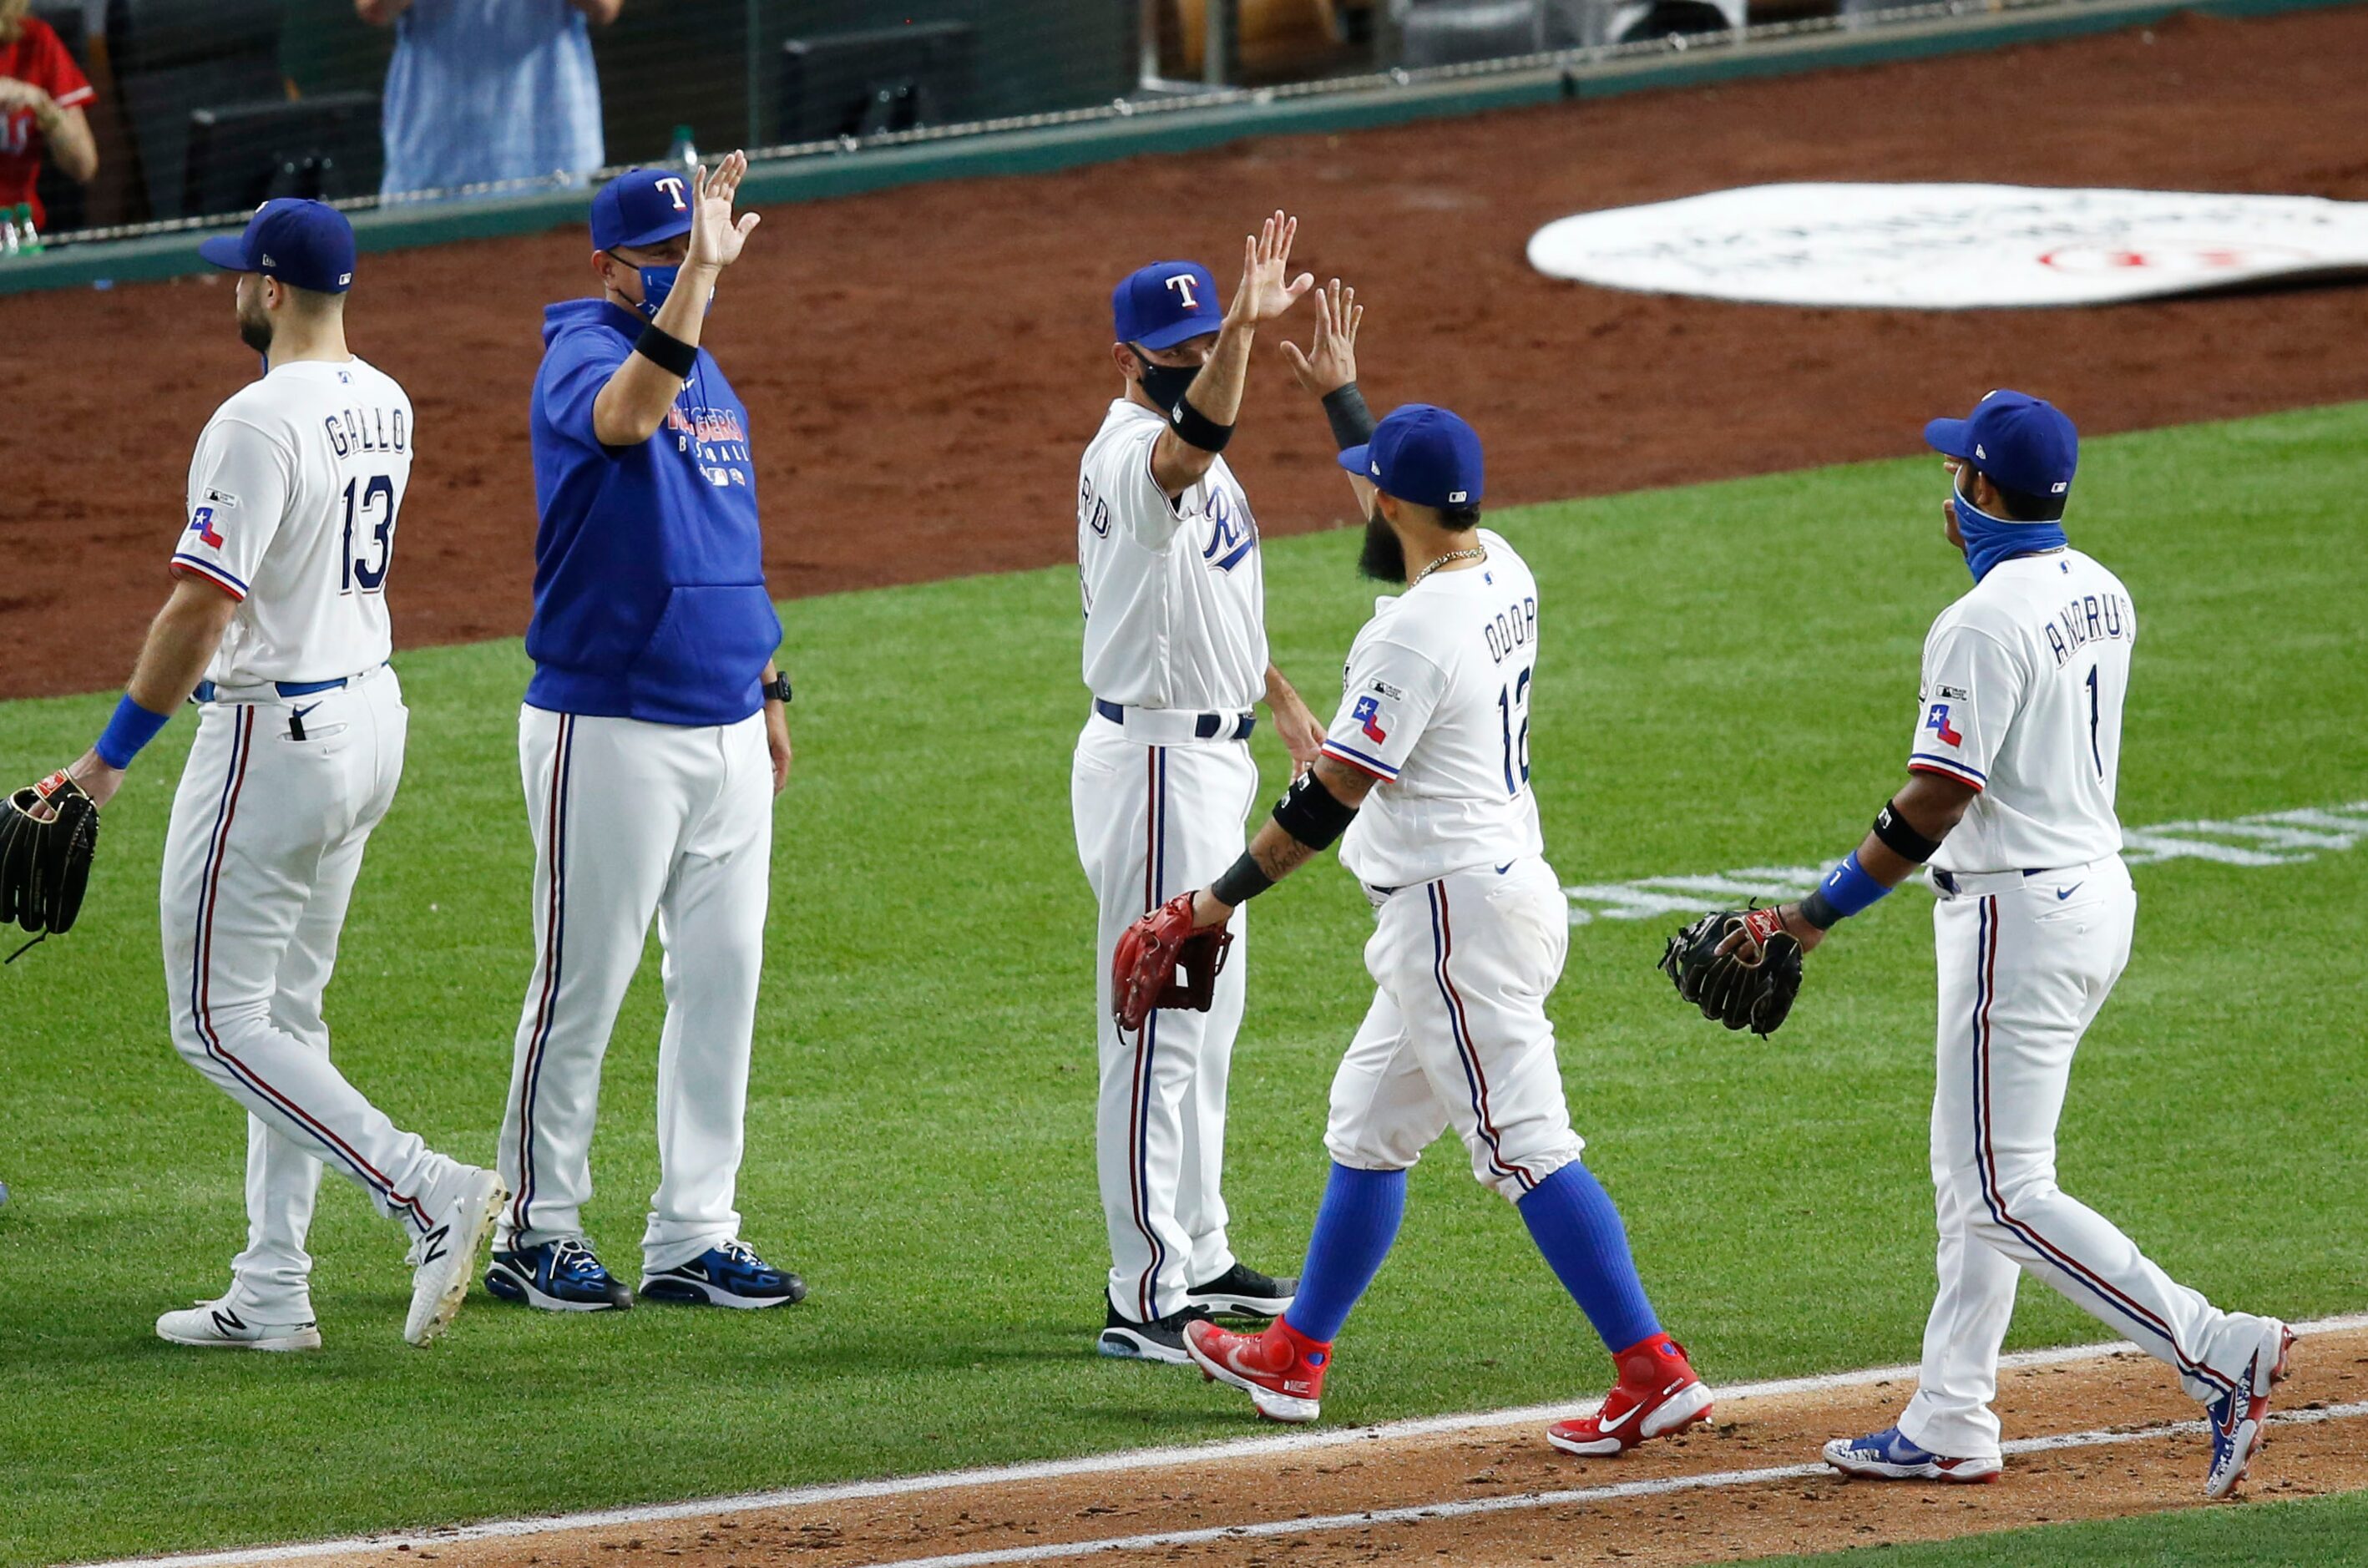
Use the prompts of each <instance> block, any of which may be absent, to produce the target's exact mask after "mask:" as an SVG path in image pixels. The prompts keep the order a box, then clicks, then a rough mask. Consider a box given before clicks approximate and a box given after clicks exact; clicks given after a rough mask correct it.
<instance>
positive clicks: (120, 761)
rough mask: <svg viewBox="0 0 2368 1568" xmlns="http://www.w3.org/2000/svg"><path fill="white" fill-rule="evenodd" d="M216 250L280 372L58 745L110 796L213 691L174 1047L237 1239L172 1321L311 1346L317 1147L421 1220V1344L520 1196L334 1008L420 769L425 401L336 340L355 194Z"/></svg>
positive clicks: (417, 1240)
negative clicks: (231, 1187) (83, 737)
mask: <svg viewBox="0 0 2368 1568" xmlns="http://www.w3.org/2000/svg"><path fill="white" fill-rule="evenodd" d="M199 255H200V256H204V257H205V259H206V260H208V261H210V262H211V263H212V264H213V265H215V266H216V267H226V268H228V269H229V270H231V271H233V272H236V273H238V274H239V275H240V276H239V279H238V290H237V311H238V328H239V335H240V336H241V337H242V338H244V339H245V342H246V344H247V346H248V347H251V348H254V349H256V350H257V351H258V352H260V353H261V354H262V355H263V357H264V367H265V369H264V375H263V379H262V380H260V381H255V382H252V383H251V384H249V385H248V386H246V387H245V388H243V389H241V390H240V391H239V392H236V393H234V394H233V396H232V397H231V398H230V400H229V401H228V402H226V403H223V404H222V407H221V408H220V409H218V410H216V411H215V414H214V416H213V418H212V419H211V420H209V421H208V422H207V424H206V427H205V430H204V432H203V433H202V434H200V435H199V437H198V449H197V455H196V457H195V458H194V459H193V460H191V461H190V464H189V487H188V526H187V527H186V528H183V529H182V531H181V534H180V540H179V543H178V544H177V545H176V548H175V550H174V552H173V560H172V570H173V573H174V574H175V576H176V577H177V578H179V581H178V582H177V583H176V585H174V588H173V594H172V597H170V598H169V599H167V600H166V601H165V608H164V609H163V610H162V611H161V612H159V613H158V615H157V617H156V619H155V621H154V624H153V625H151V626H150V627H149V630H148V641H147V643H146V645H145V646H144V647H143V648H142V650H141V653H140V662H139V664H138V665H137V666H136V667H135V668H134V669H133V671H132V676H131V685H130V688H129V689H128V690H127V691H126V693H125V694H124V697H123V699H122V700H121V701H120V703H119V704H117V706H116V710H115V716H114V717H113V719H111V720H110V721H109V722H108V726H107V730H106V732H105V733H103V734H101V735H100V736H99V738H98V743H97V745H95V746H93V747H92V748H91V751H90V752H89V754H88V755H87V756H84V757H83V758H82V760H81V761H79V762H77V763H75V764H74V767H72V768H70V769H68V772H69V773H70V774H71V775H72V776H73V777H74V778H76V779H78V780H80V781H81V783H82V785H83V787H84V789H85V790H87V791H88V792H89V793H90V795H91V797H92V798H93V799H94V800H96V801H98V802H99V803H100V804H102V805H104V804H105V803H106V801H108V798H109V797H111V796H112V795H113V794H114V793H115V791H116V790H117V789H118V788H119V787H120V785H121V784H122V782H123V777H124V770H125V769H126V768H128V767H131V760H132V758H133V757H134V756H137V755H138V753H139V751H140V748H141V747H142V746H143V745H145V744H147V743H148V742H149V741H150V740H151V739H153V738H154V736H155V734H156V733H157V731H159V730H161V729H162V728H163V727H164V725H165V721H166V720H167V719H168V718H169V717H170V716H171V715H172V713H173V711H174V710H175V709H176V708H178V707H179V706H180V705H181V704H182V703H183V702H186V701H189V700H192V699H194V700H195V701H196V702H198V703H199V705H200V716H199V720H198V733H197V738H196V740H195V741H194V742H193V743H192V744H191V745H190V748H189V760H188V766H187V767H185V768H184V769H183V770H182V773H181V787H180V790H179V791H178V793H176V795H175V796H174V799H173V815H172V824H171V826H170V827H169V828H168V829H167V830H166V833H165V869H164V888H163V895H162V915H163V926H164V937H165V987H166V990H167V992H168V993H169V994H170V997H171V1003H172V1028H173V1043H174V1044H175V1045H176V1046H177V1047H178V1048H179V1050H180V1052H181V1055H182V1056H183V1057H184V1058H186V1059H187V1060H188V1062H189V1064H190V1065H191V1066H193V1067H195V1068H196V1069H197V1070H198V1071H199V1073H200V1074H204V1076H205V1077H206V1078H207V1079H208V1080H210V1081H211V1082H212V1083H213V1084H214V1085H216V1086H218V1087H220V1088H221V1089H222V1090H223V1091H224V1092H225V1093H227V1094H228V1095H229V1096H231V1097H232V1098H233V1099H234V1100H236V1101H238V1102H239V1103H240V1104H241V1105H243V1106H245V1108H246V1109H247V1113H248V1116H247V1145H246V1148H247V1153H246V1212H247V1245H246V1250H245V1252H243V1253H241V1254H239V1255H238V1256H237V1257H236V1258H234V1259H233V1261H232V1264H231V1288H230V1290H228V1291H226V1292H224V1293H223V1294H222V1296H221V1297H220V1298H219V1299H217V1300H214V1301H200V1302H199V1303H198V1305H197V1306H196V1307H195V1308H194V1309H192V1310H189V1311H186V1312H166V1313H165V1315H164V1316H162V1317H160V1318H158V1319H157V1320H156V1333H157V1334H158V1335H160V1336H161V1337H163V1338H165V1339H167V1340H170V1341H172V1342H173V1343H174V1344H176V1345H192V1346H219V1347H222V1348H230V1349H244V1350H310V1349H314V1348H317V1347H318V1346H319V1345H320V1343H321V1334H320V1329H319V1327H318V1325H317V1324H315V1323H314V1321H313V1308H312V1304H311V1299H310V1290H311V1284H310V1281H311V1274H312V1267H313V1260H312V1259H311V1258H310V1257H309V1256H306V1254H305V1251H304V1237H305V1233H306V1231H307V1230H308V1229H309V1228H310V1226H311V1223H312V1219H313V1198H314V1195H315V1192H316V1190H317V1188H318V1187H319V1184H320V1178H321V1165H322V1163H323V1162H324V1161H326V1162H327V1163H328V1164H329V1165H332V1166H334V1167H335V1168H336V1169H337V1170H338V1171H340V1172H342V1173H344V1174H345V1175H346V1176H349V1177H351V1178H352V1179H353V1181H354V1182H355V1183H356V1184H357V1185H359V1187H361V1188H362V1190H363V1191H364V1192H366V1193H368V1194H369V1195H370V1201H371V1203H372V1204H374V1205H375V1206H376V1207H377V1209H378V1210H379V1212H380V1213H381V1214H383V1215H385V1216H386V1217H387V1218H389V1219H391V1220H393V1221H397V1222H398V1223H400V1224H402V1225H403V1226H404V1228H405V1230H406V1231H407V1232H408V1233H410V1235H411V1236H412V1238H413V1243H412V1252H411V1263H412V1265H413V1267H414V1273H413V1276H412V1294H411V1310H410V1312H409V1314H408V1316H407V1317H406V1319H405V1321H404V1330H403V1336H404V1339H406V1340H408V1341H409V1342H410V1343H412V1344H414V1345H425V1344H427V1342H428V1341H429V1340H431V1339H433V1338H435V1337H436V1336H437V1335H438V1334H440V1333H442V1332H443V1330H444V1328H445V1326H446V1325H447V1324H450V1322H451V1321H452V1314H453V1313H454V1312H458V1311H459V1310H460V1307H461V1296H462V1295H463V1293H464V1292H466V1290H468V1288H469V1276H470V1274H471V1273H472V1271H473V1269H474V1268H475V1267H476V1258H477V1253H478V1249H479V1248H480V1247H481V1246H483V1245H484V1239H485V1234H486V1232H487V1230H488V1229H489V1228H490V1227H491V1225H492V1223H493V1219H494V1211H495V1209H496V1208H497V1207H499V1205H500V1203H501V1201H502V1199H503V1197H504V1196H505V1195H504V1193H503V1191H502V1188H501V1186H500V1184H499V1183H498V1182H497V1181H496V1180H495V1176H494V1173H493V1172H491V1171H485V1170H479V1169H477V1168H475V1167H474V1166H471V1165H461V1164H460V1163H459V1162H458V1161H455V1160H451V1159H449V1158H447V1157H446V1156H444V1155H442V1154H439V1153H436V1152H434V1151H433V1150H431V1149H429V1148H428V1147H427V1145H426V1144H425V1143H423V1142H421V1141H420V1139H419V1137H418V1135H417V1134H416V1133H411V1132H405V1131H402V1130H401V1129H399V1128H397V1127H396V1126H395V1125H394V1124H393V1122H392V1121H390V1120H388V1119H387V1118H386V1115H385V1113H383V1112H382V1111H381V1110H380V1109H379V1108H377V1107H376V1106H374V1105H372V1104H371V1103H370V1101H369V1100H368V1099H366V1098H364V1097H363V1096H362V1093H361V1091H360V1090H359V1089H357V1088H355V1087H354V1086H353V1085H351V1084H349V1083H347V1081H346V1078H345V1075H344V1074H341V1073H339V1072H338V1071H337V1069H336V1066H335V1065H333V1064H332V1063H331V1062H330V1061H329V1031H328V1026H327V1025H326V1024H325V1023H324V1021H323V1019H322V1016H321V996H322V993H323V991H324V989H325V988H326V986H327V985H328V983H329V972H330V970H331V968H332V967H333V966H334V965H335V963H336V955H337V936H338V932H339V931H340V930H341V929H342V927H343V926H344V925H345V920H346V906H347V901H348V900H349V899H350V898H351V896H352V894H353V889H354V879H355V877H356V876H357V875H358V874H359V872H360V870H361V863H362V849H363V846H365V845H367V844H368V843H369V841H370V832H371V830H372V829H373V828H375V827H377V826H378V824H379V822H380V819H381V818H383V817H384V816H385V815H386V812H387V807H388V806H389V805H390V804H391V803H392V802H393V799H394V789H395V784H396V781H397V780H398V779H399V778H401V777H402V773H403V746H404V731H405V727H406V722H407V719H408V713H407V710H405V709H404V705H403V693H402V688H401V687H400V686H399V685H398V684H397V682H396V680H395V677H394V672H393V670H391V669H389V668H388V667H387V662H386V661H387V654H388V652H389V648H390V640H389V634H388V623H387V612H386V598H385V588H386V579H387V574H388V572H389V570H390V569H391V567H392V564H393V553H394V543H395V525H396V521H397V519H398V517H400V516H401V513H402V510H403V496H404V487H405V486H406V484H407V483H409V481H410V477H411V460H412V437H413V424H412V417H411V400H410V399H409V398H408V397H406V396H404V391H403V389H402V388H401V387H399V386H397V385H396V384H395V383H394V381H393V380H391V379H390V378H388V377H387V376H386V375H385V374H384V373H383V372H381V371H380V370H378V369H375V368H373V367H372V366H370V365H369V364H368V363H366V362H364V361H363V360H361V359H359V358H355V357H354V355H353V354H352V353H351V352H350V351H348V350H347V347H346V331H345V296H346V292H347V290H348V289H349V288H350V287H351V285H352V283H353V275H354V235H353V230H352V228H351V227H350V226H348V225H347V222H346V220H345V216H344V215H343V214H342V213H340V212H338V211H336V210H335V209H333V208H330V207H327V206H324V205H323V204H322V203H320V202H317V201H297V200H285V199H283V200H274V201H268V202H265V203H264V204H263V206H262V207H261V208H260V209H258V210H256V214H255V216H254V218H253V219H251V220H250V221H249V222H248V223H247V225H246V228H245V232H244V233H239V234H235V235H222V236H219V237H217V238H214V239H210V240H208V241H206V242H205V243H204V244H202V245H200V246H199Z"/></svg>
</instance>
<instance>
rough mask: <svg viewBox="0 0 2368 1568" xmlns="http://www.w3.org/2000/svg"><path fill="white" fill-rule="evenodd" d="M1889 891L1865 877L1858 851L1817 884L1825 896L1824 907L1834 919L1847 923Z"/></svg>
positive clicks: (1819, 890) (1853, 851) (1854, 851)
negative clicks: (1830, 911)
mask: <svg viewBox="0 0 2368 1568" xmlns="http://www.w3.org/2000/svg"><path fill="white" fill-rule="evenodd" d="M1890 891H1891V890H1890V889H1889V888H1887V887H1884V885H1883V884H1882V883H1881V882H1878V881H1875V880H1874V879H1873V877H1871V876H1868V875H1867V873H1866V868H1865V867H1863V866H1861V865H1860V864H1859V863H1858V851H1857V850H1855V849H1853V850H1851V851H1850V858H1849V859H1847V860H1844V861H1843V862H1842V863H1841V864H1840V865H1839V866H1837V867H1835V868H1834V870H1833V874H1832V875H1831V876H1829V877H1827V879H1826V880H1825V881H1823V882H1820V883H1819V884H1818V885H1817V892H1820V893H1823V894H1824V895H1825V900H1826V905H1827V908H1829V909H1831V910H1832V911H1833V912H1834V915H1835V917H1836V918H1837V919H1842V920H1847V919H1849V918H1850V916H1851V915H1856V914H1857V913H1858V912H1859V911H1860V910H1862V909H1864V908H1865V907H1866V906H1867V905H1869V904H1871V903H1873V902H1874V901H1875V900H1876V899H1879V898H1881V897H1882V896H1883V895H1884V893H1887V892H1890Z"/></svg>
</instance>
